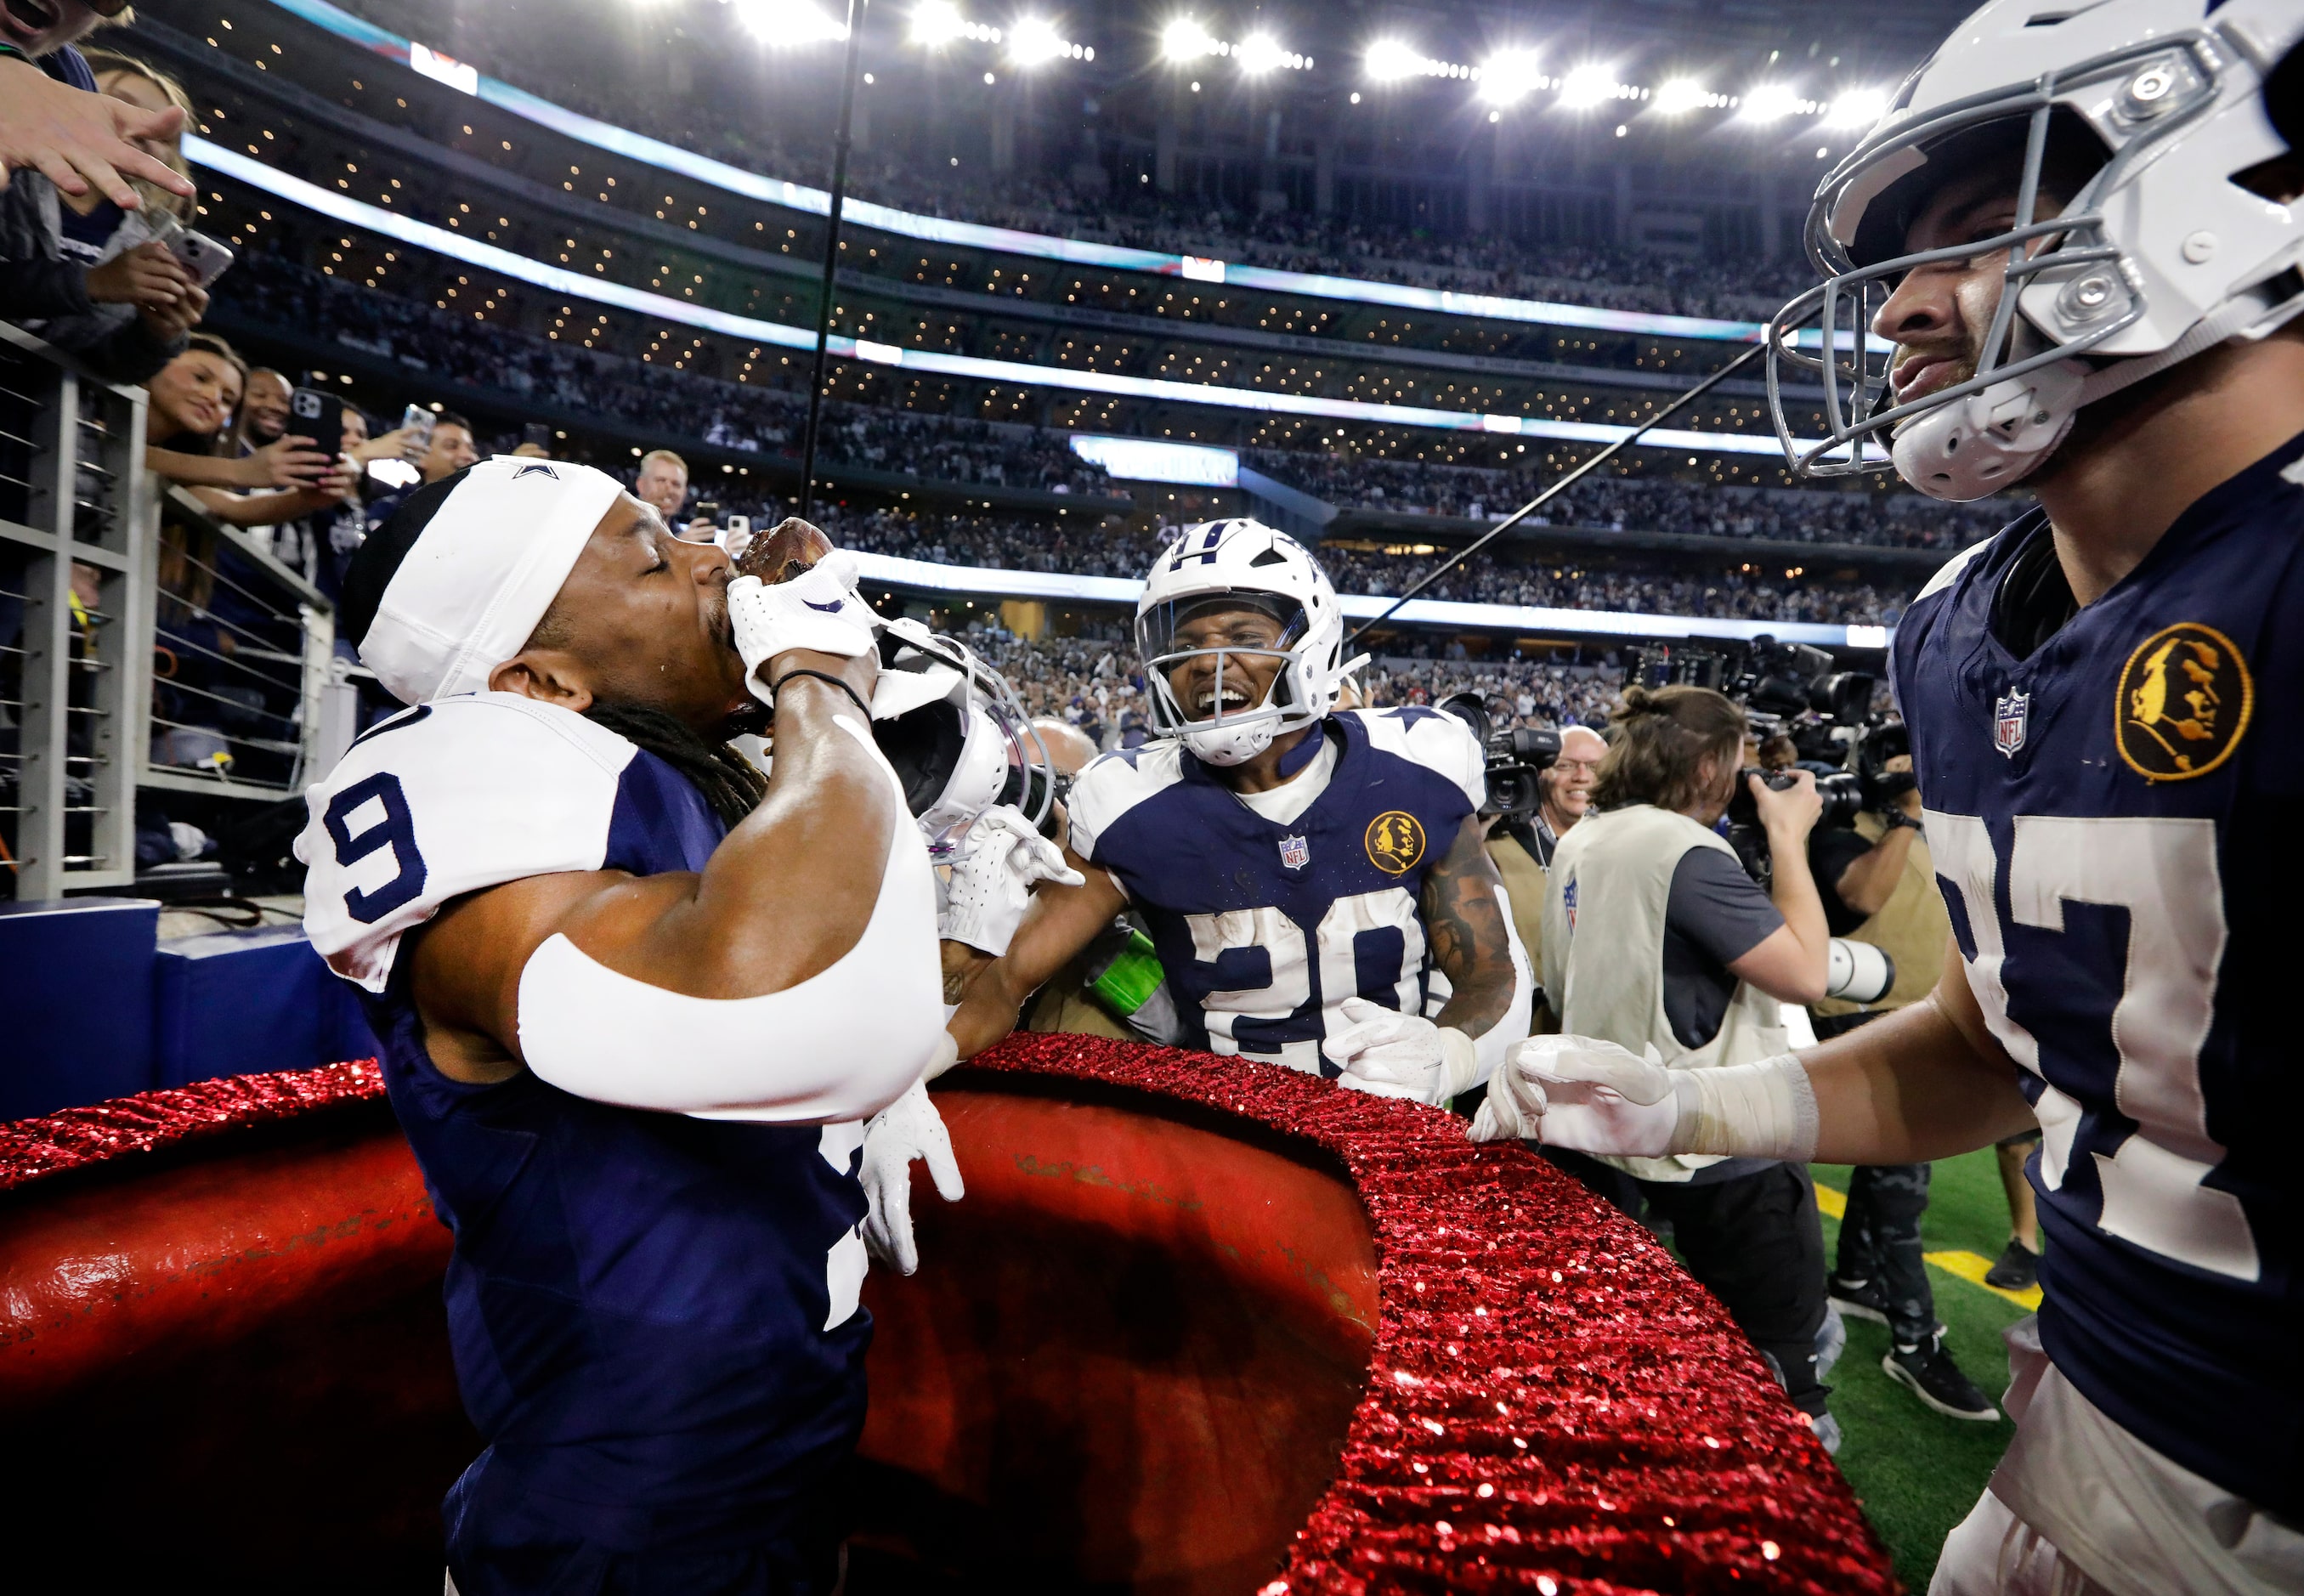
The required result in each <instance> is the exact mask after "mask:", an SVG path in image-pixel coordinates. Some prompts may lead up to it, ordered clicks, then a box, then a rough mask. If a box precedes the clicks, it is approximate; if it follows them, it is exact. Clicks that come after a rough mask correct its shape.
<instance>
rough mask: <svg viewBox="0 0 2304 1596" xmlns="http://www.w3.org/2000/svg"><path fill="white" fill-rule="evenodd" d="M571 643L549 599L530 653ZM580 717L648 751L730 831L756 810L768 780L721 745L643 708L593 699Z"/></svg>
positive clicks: (657, 711) (563, 621) (531, 638)
mask: <svg viewBox="0 0 2304 1596" xmlns="http://www.w3.org/2000/svg"><path fill="white" fill-rule="evenodd" d="M572 641H574V636H573V632H572V629H571V628H570V626H569V624H568V619H567V617H566V616H565V615H563V614H562V613H561V610H560V606H559V604H558V602H557V601H555V603H554V604H553V605H552V607H550V608H548V609H546V611H545V612H544V618H543V619H542V620H540V621H538V623H537V624H536V630H535V631H534V632H530V633H529V637H528V642H527V644H526V645H525V646H526V647H528V648H531V649H565V648H567V647H568V646H569V645H570V644H571V643H572ZM584 718H585V719H587V720H589V721H590V722H591V723H592V724H593V725H595V726H606V727H607V728H608V730H610V731H612V732H614V733H615V734H616V735H618V736H619V737H622V738H623V739H625V740H626V741H627V742H630V743H634V744H636V745H638V746H639V747H641V748H644V749H646V750H648V752H650V753H652V754H654V755H656V758H658V759H660V760H663V761H664V762H665V764H667V765H669V766H671V767H672V768H673V769H675V770H677V771H679V772H680V773H681V774H682V776H684V777H688V779H689V781H690V784H691V785H694V787H695V788H696V790H697V791H698V792H699V793H701V794H703V795H704V802H706V803H707V805H709V806H710V807H711V810H712V812H713V813H714V814H716V815H717V816H719V817H720V823H721V824H722V825H723V826H725V827H726V828H728V829H730V830H731V831H733V830H734V829H735V828H736V824H737V822H738V821H740V820H741V819H743V818H744V817H745V816H746V815H749V814H750V813H751V812H752V811H754V810H756V809H758V807H759V806H760V800H761V799H763V798H765V797H767V794H768V778H767V777H765V776H762V775H761V774H760V772H759V768H758V766H756V765H754V764H753V763H752V761H751V760H748V759H746V758H745V757H744V756H743V755H742V754H741V753H738V752H737V751H735V750H734V749H733V748H731V747H730V746H728V744H727V743H710V742H707V741H706V740H705V739H704V738H703V737H702V736H700V735H699V734H698V733H697V732H696V730H695V729H694V728H693V727H691V726H689V724H688V723H687V722H686V721H683V720H680V719H677V718H675V717H673V716H670V715H667V714H665V712H664V711H663V710H661V709H649V708H648V706H646V705H645V704H611V703H604V702H603V701H601V700H598V699H594V700H592V707H591V708H590V709H587V710H585V711H584Z"/></svg>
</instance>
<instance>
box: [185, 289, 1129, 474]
mask: <svg viewBox="0 0 2304 1596" xmlns="http://www.w3.org/2000/svg"><path fill="white" fill-rule="evenodd" d="M221 287H222V293H223V302H224V307H225V310H226V311H227V313H230V312H233V311H237V312H239V313H240V314H241V316H243V317H245V318H251V319H253V318H262V320H263V321H264V322H266V323H267V324H271V325H275V326H287V327H308V328H311V329H313V335H315V336H316V337H318V338H320V339H325V340H327V341H330V342H334V343H335V344H342V345H343V346H344V347H347V348H351V349H358V350H360V351H363V352H367V353H369V354H374V355H377V356H381V357H383V358H385V359H387V360H391V361H396V362H399V363H400V364H402V365H403V366H407V367H410V368H411V369H417V370H421V371H424V372H425V373H427V374H428V376H429V377H430V378H434V379H435V380H436V382H447V383H453V384H458V385H462V386H478V387H485V388H494V389H496V390H498V391H499V392H501V393H508V394H512V395H518V396H519V397H520V398H521V399H524V400H529V401H531V402H533V403H537V404H538V405H539V406H551V407H554V408H555V409H557V410H560V411H569V412H580V413H582V414H585V415H597V416H606V417H613V418H614V420H618V421H621V422H623V423H625V424H626V425H627V426H630V427H633V428H638V429H648V430H652V431H655V432H657V433H660V434H664V435H667V436H671V437H682V438H696V439H701V440H702V441H704V442H706V443H709V444H715V445H717V446H720V447H722V448H726V449H736V450H741V451H744V452H747V453H766V454H783V455H791V456H797V455H798V454H800V448H801V438H800V434H801V430H802V429H803V427H804V426H805V424H806V400H805V399H804V398H803V397H802V395H800V394H799V393H795V392H791V391H788V390H785V389H783V388H779V387H775V386H768V385H767V384H754V383H733V382H722V381H719V380H717V379H716V378H707V377H703V376H699V375H697V374H695V373H693V372H687V371H681V370H677V369H673V367H671V366H660V365H656V364H652V363H650V362H648V361H635V360H631V359H628V358H626V357H624V356H622V355H615V354H610V353H606V352H601V351H598V350H590V349H580V348H578V347H577V346H576V345H574V344H567V343H561V342H557V341H555V340H552V339H546V338H538V337H534V336H531V335H528V334H525V333H520V332H516V331H514V330H512V328H510V327H503V326H496V325H491V324H489V323H487V322H481V321H475V320H473V319H471V318H470V317H468V316H459V315H456V314H454V313H452V312H450V311H446V310H438V309H436V308H435V307H433V306H430V305H427V304H424V303H422V302H420V301H415V300H410V299H404V298H402V297H400V296H398V295H395V294H388V293H376V292H373V291H368V290H363V289H360V288H357V287H355V286H353V285H352V284H349V283H345V282H343V281H341V280H339V279H336V278H333V277H327V276H322V275H321V274H320V273H318V272H316V271H312V270H310V269H309V268H307V267H301V266H298V265H296V264H294V263H292V262H291V261H288V260H285V259H282V258H280V257H277V256H272V255H263V254H253V255H251V256H250V257H249V259H246V260H245V261H243V262H242V263H241V266H240V267H236V268H235V269H234V271H233V274H232V276H229V277H227V278H226V279H224V284H222V285H221ZM817 449H818V453H819V457H820V458H821V459H823V460H824V461H825V462H826V463H844V464H848V465H851V466H859V467H863V468H866V469H869V470H876V471H897V472H909V473H911V474H912V475H916V476H925V477H934V478H937V479H939V480H945V481H962V482H979V483H988V484H992V485H995V486H1003V487H1011V488H1047V489H1059V488H1060V489H1063V490H1065V491H1070V492H1074V493H1109V492H1111V491H1112V488H1111V484H1110V482H1109V480H1107V479H1106V478H1105V474H1104V472H1103V471H1101V470H1100V469H1098V468H1097V467H1095V466H1092V465H1089V464H1088V463H1087V462H1086V461H1083V460H1082V459H1080V457H1079V456H1078V455H1076V454H1073V453H1072V451H1071V449H1070V448H1069V447H1068V446H1066V444H1065V442H1064V435H1063V434H1062V433H1059V432H1046V431H1042V430H1040V429H1033V428H1029V427H1018V426H1008V425H1004V424H1000V423H995V422H985V421H975V420H967V419H965V418H960V417H951V416H936V415H928V414H922V413H919V412H905V411H894V410H883V409H873V408H868V407H865V406H860V405H848V404H839V403H835V404H833V405H832V406H830V407H829V408H828V409H827V411H826V420H825V424H824V431H823V434H822V436H821V437H820V438H819V439H818V442H817Z"/></svg>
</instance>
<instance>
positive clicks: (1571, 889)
mask: <svg viewBox="0 0 2304 1596" xmlns="http://www.w3.org/2000/svg"><path fill="white" fill-rule="evenodd" d="M1560 906H1561V907H1562V908H1563V909H1565V910H1567V911H1568V930H1569V932H1570V934H1571V935H1573V934H1574V933H1575V930H1576V878H1575V877H1573V876H1571V877H1569V878H1568V885H1567V886H1565V887H1562V888H1561V889H1560Z"/></svg>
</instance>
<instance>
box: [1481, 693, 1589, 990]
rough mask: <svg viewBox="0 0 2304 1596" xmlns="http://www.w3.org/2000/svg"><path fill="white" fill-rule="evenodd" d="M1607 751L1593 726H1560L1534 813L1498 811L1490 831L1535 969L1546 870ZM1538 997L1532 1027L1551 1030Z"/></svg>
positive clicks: (1540, 955) (1585, 803)
mask: <svg viewBox="0 0 2304 1596" xmlns="http://www.w3.org/2000/svg"><path fill="white" fill-rule="evenodd" d="M1607 751H1608V744H1607V742H1606V740H1605V739H1604V738H1603V737H1602V736H1601V735H1600V734H1599V733H1597V732H1596V731H1594V730H1593V729H1592V728H1591V727H1589V726H1563V727H1562V728H1561V731H1560V755H1559V757H1558V758H1557V759H1555V760H1554V761H1553V762H1552V764H1551V766H1550V768H1547V769H1545V770H1541V771H1539V772H1537V777H1536V783H1537V793H1538V794H1541V796H1540V797H1539V798H1538V800H1537V810H1536V813H1535V814H1533V815H1531V816H1529V817H1528V818H1527V819H1518V818H1515V817H1513V816H1511V815H1504V816H1500V817H1498V819H1496V821H1495V823H1494V824H1493V825H1492V826H1491V827H1490V828H1489V830H1488V857H1489V858H1490V859H1491V860H1493V861H1495V867H1496V874H1498V875H1499V876H1501V877H1503V878H1504V890H1505V891H1506V892H1508V893H1509V894H1511V895H1512V929H1513V930H1516V931H1518V932H1519V933H1520V943H1521V946H1523V947H1526V948H1527V949H1528V958H1529V964H1530V965H1531V966H1532V967H1533V968H1536V969H1538V970H1541V969H1542V968H1544V877H1545V872H1546V870H1550V869H1551V868H1552V854H1553V851H1554V849H1556V848H1557V847H1559V846H1560V839H1561V838H1562V837H1563V836H1565V835H1567V832H1568V828H1570V827H1571V826H1573V825H1575V824H1576V822H1577V821H1579V820H1580V819H1583V818H1584V816H1585V813H1586V811H1588V810H1589V809H1590V808H1591V807H1592V784H1593V783H1594V782H1595V781H1597V779H1598V778H1599V774H1600V760H1601V758H1602V756H1604V755H1605V754H1606V752H1607ZM1552 1028H1553V1027H1552V1017H1551V1011H1550V1006H1549V1005H1548V1004H1547V1003H1546V1002H1545V1000H1544V998H1543V997H1542V996H1541V995H1540V994H1539V996H1538V997H1537V1013H1536V1016H1535V1029H1536V1030H1537V1031H1549V1030H1551V1029H1552Z"/></svg>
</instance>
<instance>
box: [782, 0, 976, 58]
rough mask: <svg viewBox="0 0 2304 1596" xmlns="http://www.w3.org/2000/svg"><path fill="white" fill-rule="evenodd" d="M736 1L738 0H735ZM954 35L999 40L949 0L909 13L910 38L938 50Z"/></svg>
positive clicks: (925, 1)
mask: <svg viewBox="0 0 2304 1596" xmlns="http://www.w3.org/2000/svg"><path fill="white" fill-rule="evenodd" d="M738 3H739V4H741V3H742V0H738ZM955 38H972V39H974V40H975V41H976V42H977V43H978V44H980V45H996V44H998V43H999V42H1000V30H999V29H997V28H994V27H991V26H989V25H987V24H986V23H983V22H971V21H969V20H968V19H967V18H966V17H964V16H962V15H961V14H960V7H958V6H957V5H954V4H952V3H951V0H922V4H920V5H919V7H917V8H916V9H915V10H914V11H913V13H912V42H913V43H914V44H916V45H925V46H927V47H928V48H929V49H931V50H940V49H942V48H943V47H944V46H946V45H948V44H950V43H951V42H952V41H953V39H955Z"/></svg>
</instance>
